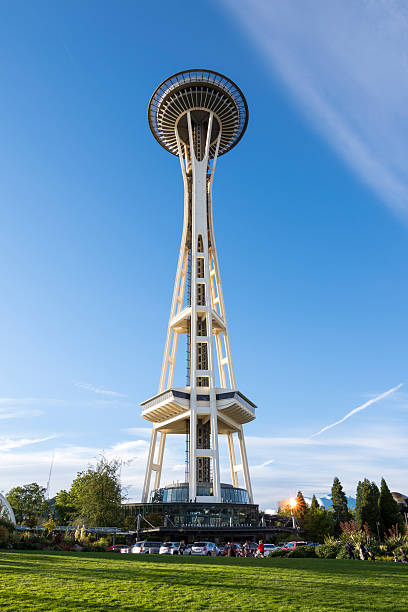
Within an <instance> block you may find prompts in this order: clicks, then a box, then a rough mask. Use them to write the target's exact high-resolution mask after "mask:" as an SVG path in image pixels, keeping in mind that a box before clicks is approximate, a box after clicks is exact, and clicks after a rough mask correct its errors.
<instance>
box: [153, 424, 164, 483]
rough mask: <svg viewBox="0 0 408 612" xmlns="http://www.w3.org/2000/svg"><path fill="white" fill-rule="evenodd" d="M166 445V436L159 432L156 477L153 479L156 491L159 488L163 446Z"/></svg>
mask: <svg viewBox="0 0 408 612" xmlns="http://www.w3.org/2000/svg"><path fill="white" fill-rule="evenodd" d="M165 444H166V434H165V432H164V431H161V432H160V442H159V452H158V456H157V469H156V477H155V479H154V488H155V489H158V488H159V487H160V478H161V473H162V468H163V456H164V446H165Z"/></svg>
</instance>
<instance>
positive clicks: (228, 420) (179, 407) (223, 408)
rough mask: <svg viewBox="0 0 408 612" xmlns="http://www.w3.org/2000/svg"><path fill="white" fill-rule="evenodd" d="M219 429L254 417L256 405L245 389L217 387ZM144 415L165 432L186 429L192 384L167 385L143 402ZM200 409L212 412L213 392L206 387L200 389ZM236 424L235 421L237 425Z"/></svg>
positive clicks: (228, 427)
mask: <svg viewBox="0 0 408 612" xmlns="http://www.w3.org/2000/svg"><path fill="white" fill-rule="evenodd" d="M216 401H217V416H218V421H219V423H218V429H219V433H227V432H229V431H231V429H234V425H235V424H240V425H243V424H244V423H249V422H250V421H253V420H254V419H255V409H256V406H255V404H253V403H252V402H251V401H250V400H249V399H247V398H246V397H245V396H244V395H243V394H242V393H240V392H239V391H236V390H230V389H216ZM141 406H142V417H143V418H145V419H146V420H147V421H151V422H152V423H157V424H158V425H159V427H158V429H159V430H160V431H163V432H166V433H185V425H184V419H183V416H184V417H185V419H187V418H189V410H190V388H189V387H184V388H181V389H168V390H166V391H163V393H159V394H158V395H155V396H154V397H152V398H151V399H148V400H146V401H145V402H143V403H142V404H141ZM197 413H198V414H201V415H205V414H209V413H210V395H209V393H208V390H206V389H203V390H202V391H201V392H200V393H197ZM235 428H236V425H235Z"/></svg>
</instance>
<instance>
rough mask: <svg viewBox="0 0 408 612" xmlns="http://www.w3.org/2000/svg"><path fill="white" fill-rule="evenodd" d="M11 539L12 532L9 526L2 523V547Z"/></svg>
mask: <svg viewBox="0 0 408 612" xmlns="http://www.w3.org/2000/svg"><path fill="white" fill-rule="evenodd" d="M9 539H10V532H9V530H8V529H7V527H4V525H0V548H3V547H4V546H7V545H8V542H9Z"/></svg>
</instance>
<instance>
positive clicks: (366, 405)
mask: <svg viewBox="0 0 408 612" xmlns="http://www.w3.org/2000/svg"><path fill="white" fill-rule="evenodd" d="M402 385H403V383H401V384H399V385H397V386H396V387H393V388H392V389H389V390H388V391H385V393H381V394H380V395H377V396H376V397H373V398H372V399H370V400H368V402H365V403H364V404H362V405H361V406H358V407H357V408H354V409H353V410H350V412H348V413H347V414H346V415H345V416H344V417H343V418H342V419H340V420H339V421H336V422H335V423H331V425H326V427H323V429H321V430H320V431H317V432H316V433H314V434H313V435H312V438H314V437H315V436H320V434H322V433H323V432H325V431H327V430H329V429H332V428H333V427H336V425H340V424H341V423H344V421H347V419H349V418H350V417H351V416H353V415H354V414H357V413H358V412H361V411H362V410H365V409H366V408H368V407H369V406H371V405H372V404H375V403H376V402H379V401H380V400H382V399H384V398H385V397H388V396H389V395H391V394H392V393H395V391H398V389H400V388H401V387H402Z"/></svg>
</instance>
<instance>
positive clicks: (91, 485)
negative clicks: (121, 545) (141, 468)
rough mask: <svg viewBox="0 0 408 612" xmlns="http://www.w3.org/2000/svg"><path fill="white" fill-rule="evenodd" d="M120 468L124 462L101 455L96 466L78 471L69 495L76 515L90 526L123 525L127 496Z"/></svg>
mask: <svg viewBox="0 0 408 612" xmlns="http://www.w3.org/2000/svg"><path fill="white" fill-rule="evenodd" d="M120 467H121V462H120V461H118V460H116V459H113V460H112V461H108V460H107V459H106V458H105V457H103V456H101V458H100V459H99V461H98V462H97V464H96V466H95V467H92V466H91V467H89V468H88V469H87V471H86V472H79V473H78V474H77V477H76V478H75V480H74V482H73V483H72V486H71V490H70V492H69V496H70V498H71V500H72V502H73V506H74V514H75V516H76V518H77V519H79V520H80V521H82V522H84V523H85V524H86V525H87V526H92V527H108V526H112V527H114V526H117V525H119V524H120V521H121V509H122V508H121V503H122V499H123V498H122V487H121V484H120V478H119V473H120Z"/></svg>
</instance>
